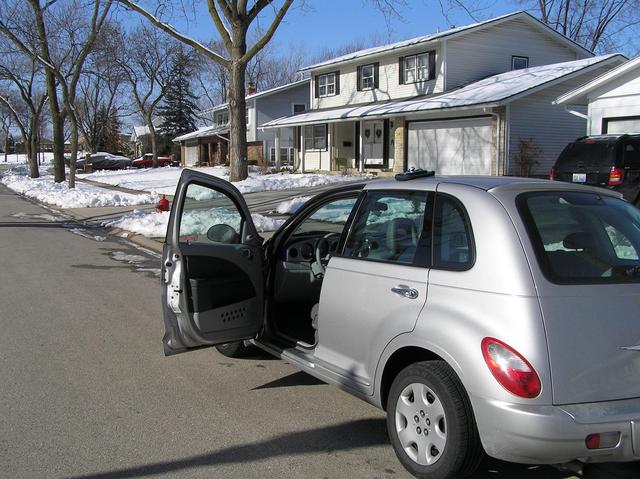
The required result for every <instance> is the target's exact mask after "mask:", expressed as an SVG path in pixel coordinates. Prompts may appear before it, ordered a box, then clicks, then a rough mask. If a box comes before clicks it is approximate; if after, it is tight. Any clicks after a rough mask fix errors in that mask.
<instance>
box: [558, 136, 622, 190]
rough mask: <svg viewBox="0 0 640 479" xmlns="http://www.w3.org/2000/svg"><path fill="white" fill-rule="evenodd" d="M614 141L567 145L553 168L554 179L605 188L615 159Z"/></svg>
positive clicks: (579, 142)
mask: <svg viewBox="0 0 640 479" xmlns="http://www.w3.org/2000/svg"><path fill="white" fill-rule="evenodd" d="M616 145H617V143H616V142H615V141H614V140H610V139H603V140H593V139H587V140H581V141H576V142H573V143H569V144H568V145H567V146H566V147H565V149H564V150H563V151H562V153H560V156H559V157H558V160H557V161H556V164H555V166H554V171H555V179H556V180H558V181H566V182H569V183H582V184H586V185H594V186H607V183H608V181H609V173H610V171H611V167H612V166H614V163H615V158H616Z"/></svg>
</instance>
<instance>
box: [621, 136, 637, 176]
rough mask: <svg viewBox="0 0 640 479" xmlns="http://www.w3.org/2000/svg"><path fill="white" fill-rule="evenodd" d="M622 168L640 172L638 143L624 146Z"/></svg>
mask: <svg viewBox="0 0 640 479" xmlns="http://www.w3.org/2000/svg"><path fill="white" fill-rule="evenodd" d="M624 167H625V168H629V169H632V170H640V142H635V143H627V144H625V145H624Z"/></svg>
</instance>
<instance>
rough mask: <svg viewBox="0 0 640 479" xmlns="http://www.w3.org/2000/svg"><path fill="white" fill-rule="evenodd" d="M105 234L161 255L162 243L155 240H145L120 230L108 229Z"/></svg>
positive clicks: (139, 235)
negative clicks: (123, 239)
mask: <svg viewBox="0 0 640 479" xmlns="http://www.w3.org/2000/svg"><path fill="white" fill-rule="evenodd" d="M106 232H107V234H108V235H110V236H117V237H119V238H125V239H126V240H128V241H131V242H132V243H134V244H137V245H138V246H141V247H143V248H146V249H148V250H151V251H153V252H154V253H162V247H163V243H161V242H160V241H157V240H155V239H151V238H147V237H146V236H142V235H141V234H138V233H134V232H132V231H129V230H125V229H122V228H110V229H108V230H107V231H106Z"/></svg>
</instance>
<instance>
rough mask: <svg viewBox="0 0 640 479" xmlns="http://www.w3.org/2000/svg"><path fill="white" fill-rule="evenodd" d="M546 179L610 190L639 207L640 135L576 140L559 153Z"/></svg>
mask: <svg viewBox="0 0 640 479" xmlns="http://www.w3.org/2000/svg"><path fill="white" fill-rule="evenodd" d="M549 179H551V180H558V181H567V182H570V183H580V184H585V185H594V186H603V187H607V188H611V189H614V190H616V191H619V192H620V193H622V194H623V196H624V198H625V199H626V200H627V201H629V202H631V203H634V204H635V205H637V206H640V135H600V136H585V137H583V138H578V139H577V140H576V141H574V142H572V143H569V144H568V145H567V146H566V147H565V149H564V150H563V151H562V153H560V156H559V157H558V159H557V160H556V163H555V165H554V166H553V168H551V171H550V173H549Z"/></svg>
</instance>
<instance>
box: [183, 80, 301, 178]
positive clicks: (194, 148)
mask: <svg viewBox="0 0 640 479" xmlns="http://www.w3.org/2000/svg"><path fill="white" fill-rule="evenodd" d="M309 83H310V80H309V79H305V80H300V81H297V82H294V83H289V84H287V85H283V86H279V87H276V88H271V89H269V90H265V91H263V92H255V91H251V89H248V93H249V94H248V95H247V97H246V102H247V156H248V158H247V159H248V160H249V161H251V162H256V163H269V164H275V163H279V164H282V165H284V164H289V163H290V162H292V160H293V146H294V143H295V136H294V135H295V131H294V130H292V129H287V130H286V131H285V133H281V136H280V138H279V145H276V138H275V136H276V135H275V132H274V131H273V130H268V131H263V130H260V129H259V128H258V125H261V124H263V123H267V122H269V121H271V120H273V119H276V118H280V117H283V116H288V115H292V114H299V113H303V112H305V111H306V110H308V109H309ZM208 112H210V113H211V114H212V117H213V124H212V125H210V126H206V127H203V128H200V129H198V130H196V131H194V132H191V133H187V134H185V135H181V136H179V137H177V138H174V140H173V141H174V142H176V143H180V146H181V148H180V151H181V159H182V164H183V165H185V166H194V165H205V164H206V165H218V164H224V163H226V162H227V161H228V152H229V105H228V103H224V104H221V105H218V106H216V107H214V108H212V109H211V110H209V111H208ZM277 150H279V152H280V156H279V157H278V158H276V151H277Z"/></svg>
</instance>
